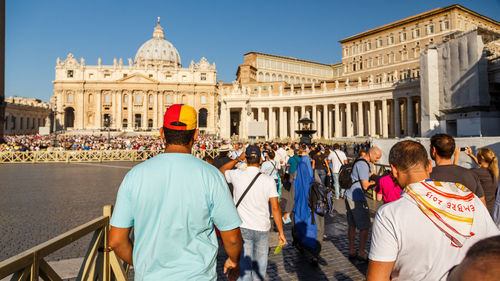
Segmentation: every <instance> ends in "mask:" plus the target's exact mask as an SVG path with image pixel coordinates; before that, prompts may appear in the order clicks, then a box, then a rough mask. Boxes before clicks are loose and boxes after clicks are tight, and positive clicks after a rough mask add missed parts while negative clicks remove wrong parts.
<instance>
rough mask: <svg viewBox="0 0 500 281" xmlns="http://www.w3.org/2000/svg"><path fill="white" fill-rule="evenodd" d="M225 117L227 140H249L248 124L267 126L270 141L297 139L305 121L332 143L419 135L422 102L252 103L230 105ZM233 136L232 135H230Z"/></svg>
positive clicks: (416, 99)
mask: <svg viewBox="0 0 500 281" xmlns="http://www.w3.org/2000/svg"><path fill="white" fill-rule="evenodd" d="M223 114H228V116H226V117H223V118H221V120H225V121H226V122H227V123H226V124H224V122H223V123H222V124H221V126H227V127H228V128H231V130H227V132H226V133H225V134H224V133H223V134H222V136H223V137H230V136H232V135H238V136H239V137H240V138H248V137H249V134H248V122H249V121H252V120H253V121H258V122H265V124H266V126H267V134H266V136H265V137H266V139H276V138H279V139H287V138H291V139H296V138H298V137H299V136H298V135H297V133H296V132H295V131H296V130H298V129H299V125H298V121H299V120H300V119H302V118H304V117H307V118H309V119H311V120H312V121H313V122H314V123H313V125H312V129H313V130H316V133H314V135H313V138H316V139H321V138H323V139H331V138H340V137H355V136H371V137H375V136H379V137H383V138H388V137H402V136H417V135H419V133H420V132H419V131H420V128H419V126H420V125H419V123H420V121H419V119H420V98H419V97H418V96H407V97H397V98H392V99H389V98H387V99H379V100H367V101H352V102H347V101H345V102H342V101H339V102H327V103H322V104H314V103H313V104H309V105H307V104H302V105H298V104H297V105H295V104H289V105H283V104H269V105H260V104H259V103H258V102H255V103H254V104H253V103H252V102H249V104H247V105H246V106H241V107H236V105H235V106H234V107H232V106H231V105H227V108H226V110H225V112H224V113H223ZM228 134H229V135H228Z"/></svg>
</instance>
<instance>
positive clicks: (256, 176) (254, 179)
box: [236, 172, 261, 208]
mask: <svg viewBox="0 0 500 281" xmlns="http://www.w3.org/2000/svg"><path fill="white" fill-rule="evenodd" d="M260 175H261V174H260V172H257V175H255V177H254V178H253V180H252V181H251V182H250V184H249V185H248V187H247V189H245V192H243V194H242V195H241V197H240V199H239V200H238V203H236V208H238V206H239V205H240V203H241V200H243V198H244V197H245V195H247V193H248V191H249V190H250V187H252V185H253V184H254V183H255V181H256V180H257V178H258V177H259V176H260Z"/></svg>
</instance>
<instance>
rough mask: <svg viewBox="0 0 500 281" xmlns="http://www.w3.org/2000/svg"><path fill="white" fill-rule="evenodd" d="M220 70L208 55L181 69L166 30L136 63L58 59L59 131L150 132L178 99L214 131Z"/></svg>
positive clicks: (158, 28)
mask: <svg viewBox="0 0 500 281" xmlns="http://www.w3.org/2000/svg"><path fill="white" fill-rule="evenodd" d="M216 81H217V71H216V68H215V63H214V64H210V63H209V62H208V61H207V60H206V59H205V58H201V60H200V61H199V62H198V63H194V62H193V61H191V63H190V65H189V67H187V68H183V67H182V65H181V58H180V56H179V53H178V52H177V49H176V48H175V47H174V46H173V45H172V44H171V43H170V42H168V41H167V40H165V36H164V31H163V28H162V27H161V26H160V21H159V19H158V24H157V25H156V27H155V28H154V32H153V38H152V39H150V40H148V41H147V42H145V43H144V44H143V45H142V46H141V47H140V48H139V50H138V51H137V54H136V56H135V59H134V61H132V59H130V58H129V59H128V65H124V63H123V60H122V59H121V58H120V59H119V60H117V59H114V61H113V65H103V64H102V63H101V59H100V58H99V59H98V62H97V65H86V64H85V60H84V59H83V58H81V59H80V61H78V60H77V59H76V58H75V57H74V56H73V55H72V54H69V55H68V56H67V58H66V59H65V60H60V59H59V58H58V59H57V64H56V67H55V80H54V81H53V84H54V93H53V96H52V98H51V103H53V104H54V108H55V111H56V121H57V128H58V129H61V128H62V129H66V130H82V131H85V130H102V129H105V128H107V126H109V127H110V129H111V130H116V131H151V130H157V129H158V128H160V127H161V126H162V124H163V114H164V113H165V110H166V109H167V108H168V107H169V106H170V105H171V104H174V103H186V104H190V105H192V106H193V107H194V108H195V109H196V110H197V111H198V112H199V118H198V120H199V121H198V122H199V124H198V125H199V128H200V131H202V132H205V133H210V134H215V133H216V130H217V128H216V122H217V112H218V108H217V101H218V92H217V90H216V89H217V83H216Z"/></svg>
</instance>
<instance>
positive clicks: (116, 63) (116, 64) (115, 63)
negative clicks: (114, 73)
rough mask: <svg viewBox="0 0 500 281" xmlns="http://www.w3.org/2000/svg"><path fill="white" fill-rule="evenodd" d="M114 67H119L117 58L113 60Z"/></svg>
mask: <svg viewBox="0 0 500 281" xmlns="http://www.w3.org/2000/svg"><path fill="white" fill-rule="evenodd" d="M113 66H114V67H117V66H118V62H117V61H116V58H114V59H113Z"/></svg>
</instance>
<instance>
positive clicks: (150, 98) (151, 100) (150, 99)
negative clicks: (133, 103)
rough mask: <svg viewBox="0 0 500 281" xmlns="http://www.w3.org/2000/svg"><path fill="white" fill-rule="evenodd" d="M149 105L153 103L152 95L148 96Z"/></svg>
mask: <svg viewBox="0 0 500 281" xmlns="http://www.w3.org/2000/svg"><path fill="white" fill-rule="evenodd" d="M149 103H153V95H149Z"/></svg>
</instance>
